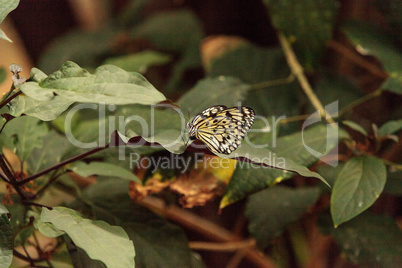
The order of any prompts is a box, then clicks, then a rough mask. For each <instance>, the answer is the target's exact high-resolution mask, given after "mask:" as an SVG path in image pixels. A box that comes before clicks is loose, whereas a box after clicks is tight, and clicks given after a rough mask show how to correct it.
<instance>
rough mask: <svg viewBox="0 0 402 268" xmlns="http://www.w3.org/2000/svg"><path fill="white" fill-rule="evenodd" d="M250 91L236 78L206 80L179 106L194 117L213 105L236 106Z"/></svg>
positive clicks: (182, 100)
mask: <svg viewBox="0 0 402 268" xmlns="http://www.w3.org/2000/svg"><path fill="white" fill-rule="evenodd" d="M248 89H249V86H248V85H246V84H243V83H242V82H241V81H240V80H238V79H236V78H232V77H219V78H213V79H212V78H206V79H203V80H201V81H200V82H198V83H197V84H196V85H195V87H193V88H192V89H191V90H190V91H188V92H187V93H186V94H185V95H184V96H183V97H181V98H180V100H179V101H178V104H179V105H180V108H181V110H182V111H183V113H185V115H187V114H186V113H188V115H191V116H194V115H196V114H198V113H200V112H201V111H202V110H204V109H205V108H208V107H210V106H213V105H226V106H228V107H230V106H236V105H237V104H238V102H239V101H242V100H243V99H244V97H245V95H246V92H247V90H248Z"/></svg>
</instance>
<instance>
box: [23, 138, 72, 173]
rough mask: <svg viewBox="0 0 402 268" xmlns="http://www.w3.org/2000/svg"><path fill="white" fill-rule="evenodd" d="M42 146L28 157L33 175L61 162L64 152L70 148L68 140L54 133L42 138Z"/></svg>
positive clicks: (29, 171)
mask: <svg viewBox="0 0 402 268" xmlns="http://www.w3.org/2000/svg"><path fill="white" fill-rule="evenodd" d="M41 140H42V141H41V142H42V146H41V147H40V148H35V149H34V150H33V151H32V154H31V155H30V156H29V157H28V159H27V163H28V173H29V174H30V175H33V174H35V173H38V172H39V171H41V170H44V169H45V168H48V167H50V166H52V165H54V164H56V163H58V162H60V161H61V158H62V156H63V154H64V152H65V151H66V150H67V148H68V147H69V142H68V140H67V139H66V138H65V137H63V136H61V135H60V134H58V133H56V132H54V131H52V132H50V133H49V134H48V135H46V136H43V137H41Z"/></svg>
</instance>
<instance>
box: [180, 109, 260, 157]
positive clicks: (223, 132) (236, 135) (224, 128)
mask: <svg viewBox="0 0 402 268" xmlns="http://www.w3.org/2000/svg"><path fill="white" fill-rule="evenodd" d="M254 115H255V112H254V110H253V109H251V108H249V107H245V106H242V107H231V108H227V107H226V106H223V105H218V106H212V107H210V108H207V109H205V110H204V111H202V112H201V113H199V114H197V115H196V116H195V117H194V118H193V119H192V120H191V121H189V122H188V123H187V128H188V131H189V135H190V139H199V140H201V141H203V142H204V143H205V145H206V146H207V147H208V149H209V150H210V151H211V152H213V153H220V154H230V153H231V152H233V151H234V150H236V149H237V147H238V146H239V145H240V143H241V141H242V139H244V136H245V134H246V132H247V130H249V129H250V127H251V126H252V125H253V123H254Z"/></svg>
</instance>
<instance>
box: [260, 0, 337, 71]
mask: <svg viewBox="0 0 402 268" xmlns="http://www.w3.org/2000/svg"><path fill="white" fill-rule="evenodd" d="M264 3H265V4H266V5H267V7H268V10H269V13H270V15H271V19H272V23H273V24H274V25H275V27H276V28H278V29H279V30H280V31H281V32H283V33H284V34H285V35H286V36H287V37H288V38H289V39H290V40H291V41H292V43H293V44H292V45H293V46H294V48H295V51H296V55H297V57H298V58H299V61H300V62H301V64H302V65H303V66H304V67H305V68H306V69H307V70H312V69H314V68H315V67H316V66H317V65H318V63H319V61H320V59H321V56H322V55H323V51H324V48H325V46H326V43H327V41H328V40H329V39H330V38H331V37H332V31H333V29H334V26H335V19H336V17H337V13H338V12H337V11H338V7H339V3H338V1H336V0H330V1H328V0H319V1H317V0H288V1H281V0H264Z"/></svg>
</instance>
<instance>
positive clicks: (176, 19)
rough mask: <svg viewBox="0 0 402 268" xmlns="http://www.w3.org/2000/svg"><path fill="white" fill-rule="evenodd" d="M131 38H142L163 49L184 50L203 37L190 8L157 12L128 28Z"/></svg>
mask: <svg viewBox="0 0 402 268" xmlns="http://www.w3.org/2000/svg"><path fill="white" fill-rule="evenodd" d="M129 34H130V35H131V37H133V38H143V39H146V40H148V41H149V42H151V44H152V45H153V47H155V48H156V49H158V50H163V51H173V52H184V51H185V50H186V49H187V47H188V46H189V45H192V44H193V43H194V42H197V43H199V42H200V41H201V39H202V38H203V36H204V35H203V33H202V28H201V25H200V23H199V21H198V19H197V17H196V16H195V15H194V14H193V13H192V12H191V11H190V10H185V9H181V10H173V11H165V12H159V13H157V14H155V15H153V16H151V17H149V18H147V19H146V20H145V21H144V22H142V23H140V24H137V25H136V26H135V27H134V28H133V29H131V30H130V32H129Z"/></svg>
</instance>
